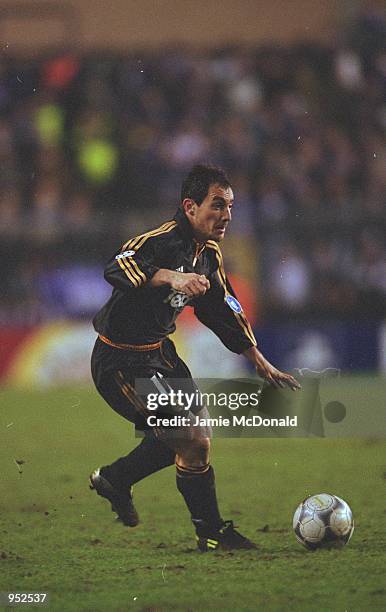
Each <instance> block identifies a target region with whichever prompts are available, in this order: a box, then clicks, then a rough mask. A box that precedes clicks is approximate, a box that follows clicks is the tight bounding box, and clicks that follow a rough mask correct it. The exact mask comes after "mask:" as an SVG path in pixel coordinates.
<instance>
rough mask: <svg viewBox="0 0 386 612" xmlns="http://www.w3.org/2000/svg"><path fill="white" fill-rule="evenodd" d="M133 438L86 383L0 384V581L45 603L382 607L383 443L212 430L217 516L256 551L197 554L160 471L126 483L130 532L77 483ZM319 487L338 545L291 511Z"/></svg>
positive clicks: (385, 537) (385, 546)
mask: <svg viewBox="0 0 386 612" xmlns="http://www.w3.org/2000/svg"><path fill="white" fill-rule="evenodd" d="M361 385H362V383H361ZM379 385H380V389H379V390H380V393H381V394H382V392H383V396H384V391H385V389H384V385H385V383H384V382H382V381H381V380H380V381H379ZM368 410H369V418H371V405H369V407H368ZM136 443H137V441H136V440H135V439H134V437H133V432H132V429H131V427H130V426H129V425H128V424H126V422H125V421H124V420H123V419H122V418H120V417H119V416H118V415H115V413H113V411H112V410H111V409H109V408H108V406H107V405H105V404H104V402H103V400H101V399H100V398H99V397H98V396H97V395H96V393H94V392H93V391H89V390H73V389H70V390H57V391H47V392H20V391H12V390H8V391H4V392H3V393H2V408H1V413H0V459H1V466H2V474H1V482H2V487H1V497H0V511H1V514H0V517H1V518H0V568H1V571H0V591H17V592H48V593H49V596H50V601H49V606H48V608H49V609H50V610H58V611H59V610H60V611H66V610H69V611H78V610H93V611H99V610H100V611H102V610H103V611H105V610H114V611H115V610H154V611H155V610H171V609H173V610H200V609H205V608H206V609H210V610H278V611H279V610H307V611H312V610H315V611H316V610H317V611H318V612H320V611H322V610H326V611H327V610H333V611H337V610H341V611H342V612H344V611H345V610H348V611H350V612H351V611H354V610H358V611H362V610H365V609H372V610H384V609H386V500H385V478H386V449H385V441H384V440H376V439H367V440H360V439H357V440H351V441H350V440H342V439H335V440H333V439H303V440H301V439H289V440H284V439H281V440H275V439H218V440H216V441H215V442H214V447H213V453H212V463H213V465H214V467H215V469H216V477H217V484H218V497H219V501H220V504H221V509H222V513H223V516H224V517H225V518H233V519H234V521H235V523H236V524H238V525H239V526H240V531H242V532H243V533H245V534H246V535H248V536H249V537H251V538H252V539H254V540H255V541H256V542H257V543H258V544H259V546H260V550H259V551H240V552H228V553H225V552H218V553H214V554H206V555H205V554H204V555H203V554H200V553H198V552H196V549H195V543H194V539H193V532H192V528H191V525H190V521H189V517H188V514H187V511H186V509H185V506H184V503H183V500H182V498H181V497H180V495H179V493H178V492H177V490H176V487H175V474H174V469H173V468H168V469H166V470H164V471H163V472H161V473H158V474H155V475H153V476H151V477H149V478H148V479H146V480H145V481H143V482H142V483H139V484H138V485H136V488H135V499H136V505H137V507H138V510H139V512H140V516H141V524H140V526H138V527H137V528H135V529H128V528H123V527H122V526H121V525H119V524H117V523H115V522H114V520H113V518H112V516H113V515H112V514H111V513H110V510H109V505H108V504H107V502H105V501H104V500H102V499H101V498H99V497H97V496H96V494H95V493H94V492H91V491H89V489H88V486H87V479H88V474H89V472H90V471H91V470H92V469H93V468H95V467H96V466H98V465H102V464H103V463H107V462H110V461H112V460H113V459H115V458H116V457H118V456H120V455H123V454H127V452H128V451H129V450H130V448H132V447H133V446H134V445H135V444H136ZM323 491H326V492H332V493H336V494H337V495H339V496H340V497H343V499H345V500H346V501H347V502H348V503H349V504H350V506H351V507H352V510H353V513H354V517H355V525H356V526H355V531H354V535H353V537H352V540H351V542H350V543H349V545H348V546H347V547H346V548H344V549H343V550H340V551H328V550H326V551H324V550H321V551H317V552H315V553H312V552H308V551H307V550H305V549H303V547H301V546H300V545H299V544H298V543H297V542H296V540H295V537H294V535H293V533H292V515H293V512H294V510H295V508H296V506H297V504H298V503H299V502H300V501H301V500H302V499H303V498H304V497H305V496H307V495H310V494H313V493H319V492H323ZM24 607H25V606H24ZM46 609H47V608H46Z"/></svg>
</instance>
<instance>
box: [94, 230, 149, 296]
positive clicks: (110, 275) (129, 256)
mask: <svg viewBox="0 0 386 612" xmlns="http://www.w3.org/2000/svg"><path fill="white" fill-rule="evenodd" d="M135 240H136V239H133V241H132V242H134V241H135ZM154 261H155V244H154V240H151V239H149V240H147V241H146V242H145V243H144V244H143V245H141V246H139V247H133V248H130V244H129V246H127V243H126V244H125V245H123V247H122V248H121V249H120V251H118V253H116V254H115V255H114V257H113V258H112V259H111V260H110V261H109V263H108V264H107V266H106V268H105V271H104V276H105V279H106V280H107V282H108V283H110V285H112V286H113V287H115V288H116V289H120V290H121V291H128V290H131V289H139V288H140V287H142V286H143V285H145V284H146V283H148V282H149V280H151V279H152V278H153V276H154V275H155V274H156V273H157V272H158V270H159V267H158V266H156V265H154Z"/></svg>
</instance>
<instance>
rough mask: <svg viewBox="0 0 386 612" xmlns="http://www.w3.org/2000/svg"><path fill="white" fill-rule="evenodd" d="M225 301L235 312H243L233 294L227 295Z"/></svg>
mask: <svg viewBox="0 0 386 612" xmlns="http://www.w3.org/2000/svg"><path fill="white" fill-rule="evenodd" d="M225 301H226V303H227V304H228V306H229V308H230V309H231V310H233V312H237V313H240V312H243V309H242V307H241V304H240V302H239V301H238V300H236V298H235V297H233V295H227V296H226V298H225Z"/></svg>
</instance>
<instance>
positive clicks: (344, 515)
mask: <svg viewBox="0 0 386 612" xmlns="http://www.w3.org/2000/svg"><path fill="white" fill-rule="evenodd" d="M293 528H294V531H295V536H296V539H297V541H298V542H300V543H301V544H303V546H305V547H306V548H309V549H310V550H315V549H316V548H340V547H342V546H344V545H345V544H347V542H348V541H349V539H350V538H351V536H352V533H353V531H354V519H353V516H352V512H351V509H350V506H349V505H348V504H346V502H345V501H343V499H340V497H338V496H337V495H329V494H328V493H320V494H319V495H312V496H311V497H307V499H305V500H304V501H302V503H301V504H299V506H298V507H297V508H296V511H295V514H294V518H293Z"/></svg>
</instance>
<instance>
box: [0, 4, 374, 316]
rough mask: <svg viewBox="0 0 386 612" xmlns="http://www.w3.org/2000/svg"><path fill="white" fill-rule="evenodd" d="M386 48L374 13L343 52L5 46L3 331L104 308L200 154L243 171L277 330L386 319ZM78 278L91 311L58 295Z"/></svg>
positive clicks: (246, 210) (246, 216) (335, 47)
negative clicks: (134, 247) (106, 274)
mask: <svg viewBox="0 0 386 612" xmlns="http://www.w3.org/2000/svg"><path fill="white" fill-rule="evenodd" d="M337 38H338V37H337ZM385 41H386V18H385V15H384V14H382V13H379V12H378V13H371V12H364V13H363V14H362V15H361V16H360V17H359V19H358V21H357V22H356V24H355V26H354V27H352V28H351V29H350V31H347V32H345V33H343V32H342V33H340V35H339V43H338V42H337V41H335V42H332V43H331V45H330V46H323V45H320V44H313V43H304V44H301V43H298V44H296V45H292V46H288V47H278V46H274V45H272V46H264V47H256V48H250V47H248V48H247V47H237V46H234V47H229V48H224V49H221V50H202V49H201V50H197V49H191V48H182V47H178V48H173V47H170V48H168V49H163V50H162V53H161V52H157V53H156V52H154V51H153V52H152V51H147V52H139V51H137V52H130V53H126V54H123V53H122V54H118V53H108V52H106V51H103V52H97V51H95V52H93V53H90V52H88V53H77V52H76V51H74V50H61V51H55V52H52V53H50V54H49V55H48V54H46V55H45V56H44V57H38V58H33V59H26V58H20V57H16V56H13V55H12V48H11V47H7V45H6V46H4V47H3V48H2V50H1V54H0V245H1V246H0V252H1V256H2V261H3V265H2V268H1V273H0V275H1V283H2V287H3V291H2V293H1V297H0V323H5V322H10V321H11V322H12V321H15V322H38V321H40V320H46V319H49V318H52V317H56V316H59V315H60V316H61V315H63V314H66V315H73V316H82V315H84V316H89V315H90V313H91V312H92V310H93V309H94V308H95V307H96V305H97V302H98V299H99V293H98V291H102V292H103V290H102V289H100V286H99V284H98V282H99V281H97V280H95V279H96V278H99V276H100V271H99V266H100V265H101V264H102V263H103V262H104V261H106V260H107V259H108V258H109V257H110V256H111V253H112V252H114V250H115V249H116V248H117V246H119V244H120V242H121V241H123V240H124V239H126V238H127V237H128V236H130V235H135V233H136V232H137V231H139V230H141V229H142V228H143V227H149V226H154V225H156V224H157V223H158V221H162V220H164V219H165V218H167V217H168V215H172V214H173V213H174V210H175V207H176V204H177V202H178V187H179V185H180V182H181V178H182V176H183V175H184V174H185V173H186V172H187V170H188V169H189V168H190V167H191V166H192V165H193V164H194V163H195V162H198V161H211V162H212V163H215V164H218V165H220V166H223V167H225V168H226V169H227V170H228V172H229V175H230V177H231V179H232V182H233V184H234V191H235V195H236V207H235V214H234V221H233V224H232V225H233V229H232V232H233V234H234V236H240V239H241V240H248V241H250V244H251V245H253V249H255V253H252V256H253V257H254V258H255V259H256V262H257V267H256V275H257V277H258V282H257V286H258V291H259V295H260V298H259V299H260V302H261V304H262V308H263V310H262V313H263V315H262V316H263V317H264V320H273V319H275V318H279V317H282V316H283V315H285V314H288V313H290V314H291V316H294V317H322V318H323V317H335V318H336V317H338V318H350V317H351V318H355V317H357V316H363V317H367V318H380V317H382V316H384V315H385V314H386V306H385V304H386V300H385V293H386V241H385V225H386V215H385V209H386V206H385V205H386V151H385V132H386V45H385ZM63 274H66V275H67V278H68V279H69V280H68V285H69V286H70V285H71V286H72V287H73V288H74V289H73V291H74V292H75V287H76V288H78V289H79V287H83V288H84V289H83V292H84V300H83V301H82V307H81V308H75V307H74V308H71V303H70V302H71V300H70V301H69V303H68V304H67V305H66V304H64V302H63V299H62V297H61V295H60V291H57V290H56V289H55V287H54V285H55V283H56V285H60V284H61V283H62V280H63ZM55 278H56V281H55ZM93 283H94V286H93ZM47 287H49V290H48V289H47ZM52 296H54V298H52ZM55 296H56V298H55ZM92 296H94V297H92ZM74 299H75V298H74ZM76 299H78V300H79V294H78V298H76ZM94 302H95V303H94ZM59 304H60V307H59V306H58V305H59Z"/></svg>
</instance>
